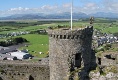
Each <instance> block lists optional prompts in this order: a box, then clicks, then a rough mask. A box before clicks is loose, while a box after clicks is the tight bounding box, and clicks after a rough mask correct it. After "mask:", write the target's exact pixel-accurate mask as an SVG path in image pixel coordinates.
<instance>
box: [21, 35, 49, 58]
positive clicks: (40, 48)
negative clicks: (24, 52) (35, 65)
mask: <svg viewBox="0 0 118 80" xmlns="http://www.w3.org/2000/svg"><path fill="white" fill-rule="evenodd" d="M21 37H23V38H25V39H27V40H28V41H29V42H30V44H29V45H28V47H23V48H21V49H28V50H29V53H30V54H32V55H33V56H36V57H46V55H47V52H48V46H49V42H48V36H47V35H39V34H28V35H23V36H21ZM39 52H43V53H44V54H39Z"/></svg>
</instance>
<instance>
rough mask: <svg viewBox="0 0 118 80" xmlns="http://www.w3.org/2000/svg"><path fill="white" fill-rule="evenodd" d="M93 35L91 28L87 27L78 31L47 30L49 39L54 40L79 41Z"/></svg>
mask: <svg viewBox="0 0 118 80" xmlns="http://www.w3.org/2000/svg"><path fill="white" fill-rule="evenodd" d="M92 33H93V27H92V26H88V27H85V28H79V29H76V30H75V29H73V30H68V29H56V30H48V34H49V37H53V38H56V39H79V38H84V37H85V36H88V35H91V34H92Z"/></svg>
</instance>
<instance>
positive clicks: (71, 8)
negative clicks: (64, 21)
mask: <svg viewBox="0 0 118 80" xmlns="http://www.w3.org/2000/svg"><path fill="white" fill-rule="evenodd" d="M72 27H73V0H72V2H71V30H72Z"/></svg>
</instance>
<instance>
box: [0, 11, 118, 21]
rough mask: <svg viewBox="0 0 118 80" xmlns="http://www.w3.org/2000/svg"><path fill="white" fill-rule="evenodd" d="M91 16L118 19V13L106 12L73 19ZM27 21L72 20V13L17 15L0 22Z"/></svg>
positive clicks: (83, 15) (80, 15)
mask: <svg viewBox="0 0 118 80" xmlns="http://www.w3.org/2000/svg"><path fill="white" fill-rule="evenodd" d="M91 16H93V17H95V18H118V14H117V13H111V12H108V13H105V12H97V13H93V14H85V13H81V12H80V13H73V19H83V18H90V17H91ZM26 19H70V13H69V12H64V13H56V14H55V13H54V14H53V13H52V14H43V13H36V14H32V13H31V14H15V15H11V16H7V17H0V20H26Z"/></svg>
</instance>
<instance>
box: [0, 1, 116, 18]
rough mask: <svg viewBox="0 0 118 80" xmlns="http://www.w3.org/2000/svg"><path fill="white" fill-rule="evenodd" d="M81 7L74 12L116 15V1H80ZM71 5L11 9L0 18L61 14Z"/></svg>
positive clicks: (1, 12)
mask: <svg viewBox="0 0 118 80" xmlns="http://www.w3.org/2000/svg"><path fill="white" fill-rule="evenodd" d="M80 1H81V2H82V5H81V6H80V5H78V6H77V5H76V6H75V5H74V7H73V11H74V12H84V13H86V14H90V13H96V12H114V13H118V1H117V0H112V2H111V0H102V1H101V2H100V3H98V2H94V1H93V2H92V0H87V1H86V0H80ZM70 7H71V3H65V4H62V5H43V6H41V7H38V8H23V7H18V8H11V9H9V10H7V11H0V14H1V16H6V15H13V14H28V13H45V14H50V13H63V12H70Z"/></svg>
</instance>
